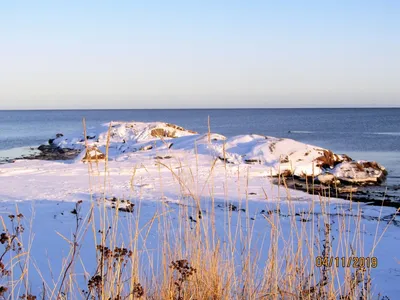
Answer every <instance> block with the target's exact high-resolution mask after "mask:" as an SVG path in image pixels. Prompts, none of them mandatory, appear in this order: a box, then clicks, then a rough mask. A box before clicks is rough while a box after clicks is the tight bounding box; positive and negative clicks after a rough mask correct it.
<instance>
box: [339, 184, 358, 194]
mask: <svg viewBox="0 0 400 300" xmlns="http://www.w3.org/2000/svg"><path fill="white" fill-rule="evenodd" d="M357 191H358V187H356V186H345V187H341V188H338V192H339V193H355V192H357Z"/></svg>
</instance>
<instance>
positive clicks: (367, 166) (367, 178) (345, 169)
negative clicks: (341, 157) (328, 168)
mask: <svg viewBox="0 0 400 300" xmlns="http://www.w3.org/2000/svg"><path fill="white" fill-rule="evenodd" d="M332 174H333V175H334V176H336V178H337V179H339V180H340V181H343V182H348V183H353V184H360V185H364V184H373V185H374V184H380V183H382V182H383V181H384V180H385V178H386V175H387V171H386V169H385V168H384V167H383V166H382V165H380V164H378V163H377V162H370V161H358V162H357V161H350V162H343V163H341V164H339V165H337V166H336V167H335V168H334V169H333V171H332Z"/></svg>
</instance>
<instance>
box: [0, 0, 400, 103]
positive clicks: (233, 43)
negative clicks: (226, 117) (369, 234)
mask: <svg viewBox="0 0 400 300" xmlns="http://www.w3.org/2000/svg"><path fill="white" fill-rule="evenodd" d="M399 16H400V1H397V0H392V1H369V0H364V1H357V0H354V1H297V0H296V1H256V0H249V1H236V0H230V1H222V0H220V1H215V0H213V1H207V0H204V1H187V0H186V1H174V0H169V1H151V0H149V1H123V0H120V1H39V0H38V1H18V0H14V1H4V2H2V4H1V6H0V109H65V108H71V109H82V108H238V107H349V106H351V107H366V106H367V107H371V106H400V84H399V83H400V17H399Z"/></svg>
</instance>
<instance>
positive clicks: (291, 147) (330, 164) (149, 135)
mask: <svg viewBox="0 0 400 300" xmlns="http://www.w3.org/2000/svg"><path fill="white" fill-rule="evenodd" d="M52 147H58V148H68V149H77V150H81V151H82V150H84V149H86V147H89V149H91V150H90V151H89V152H87V153H86V154H85V157H83V160H84V161H86V160H88V158H89V157H90V158H91V159H95V158H96V156H97V157H101V158H104V154H103V153H105V152H106V148H107V147H108V150H109V151H108V153H109V159H116V160H120V158H121V156H123V155H125V154H127V153H136V152H139V153H142V154H143V155H148V156H150V155H151V157H156V156H158V154H157V153H159V152H160V151H161V152H168V155H170V154H171V153H174V151H175V152H176V151H178V152H182V151H184V152H186V153H188V154H196V155H207V156H211V157H213V158H214V159H220V160H221V161H223V162H226V163H229V164H238V165H241V164H249V165H254V164H256V165H260V166H263V168H264V170H265V173H266V174H268V175H269V176H278V175H284V176H296V177H302V178H304V177H317V178H316V179H317V180H319V182H321V183H324V184H329V183H333V182H336V183H337V181H336V180H340V181H346V182H351V183H377V184H378V183H380V182H381V181H382V180H383V179H384V178H385V175H386V173H385V170H384V168H383V167H382V166H380V165H379V164H377V163H375V162H354V161H352V159H351V158H350V157H348V156H347V155H345V154H336V153H333V152H332V151H331V150H328V149H324V148H321V147H318V146H313V145H309V144H305V143H301V142H298V141H295V140H292V139H285V138H276V137H271V136H263V135H256V134H248V135H239V136H234V137H231V138H226V137H224V136H223V135H220V134H218V133H206V134H198V133H196V132H194V131H191V130H187V129H184V128H183V127H180V126H178V125H174V124H170V123H165V122H149V123H145V122H110V123H106V124H103V125H101V126H99V127H98V128H94V129H91V130H90V131H89V132H88V133H87V134H86V137H85V136H84V135H83V134H80V135H75V136H62V135H58V136H57V137H56V138H55V139H54V140H52ZM94 149H95V150H94ZM93 151H94V152H93ZM92 152H93V153H92ZM80 159H82V158H80ZM328 173H329V174H328ZM318 176H319V177H318Z"/></svg>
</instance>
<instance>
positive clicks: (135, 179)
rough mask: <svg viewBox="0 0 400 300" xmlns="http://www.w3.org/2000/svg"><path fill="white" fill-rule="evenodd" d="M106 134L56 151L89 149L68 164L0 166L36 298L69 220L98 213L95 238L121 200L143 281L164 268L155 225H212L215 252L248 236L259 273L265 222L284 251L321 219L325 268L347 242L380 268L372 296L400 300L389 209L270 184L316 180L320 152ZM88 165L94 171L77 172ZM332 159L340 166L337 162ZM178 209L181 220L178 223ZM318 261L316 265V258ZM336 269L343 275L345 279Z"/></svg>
mask: <svg viewBox="0 0 400 300" xmlns="http://www.w3.org/2000/svg"><path fill="white" fill-rule="evenodd" d="M106 125H107V124H106ZM111 125H112V127H111V128H110V131H108V130H107V129H108V127H107V126H99V128H89V129H88V132H87V134H86V136H87V139H85V138H84V135H76V136H71V137H67V136H59V137H58V138H56V139H55V140H54V141H52V142H53V144H54V145H56V146H58V147H64V148H74V149H84V148H85V147H86V146H87V147H88V148H90V149H91V151H92V152H93V153H89V155H88V154H87V153H86V152H85V151H83V152H82V153H81V154H80V155H79V156H78V157H77V158H76V159H75V160H68V161H41V160H17V161H15V162H14V163H10V164H3V165H0V201H1V202H0V207H1V216H2V218H3V223H4V226H8V227H10V226H11V223H10V222H11V221H10V220H9V219H10V218H9V217H8V215H10V214H13V215H17V213H18V212H21V213H22V214H23V215H24V218H23V222H24V227H25V232H24V233H23V234H24V247H25V249H26V250H29V252H30V268H29V275H30V276H29V279H30V287H31V290H32V291H33V292H34V293H38V291H40V290H42V288H43V282H46V285H49V287H48V288H49V289H51V287H50V286H51V285H57V282H58V283H59V282H60V278H59V277H58V276H59V274H60V272H61V271H62V270H63V265H62V264H63V261H62V260H61V259H60V258H61V257H68V255H69V250H70V245H69V244H68V242H67V241H66V240H65V238H67V239H71V237H72V232H73V231H74V228H75V221H76V220H75V217H76V215H75V214H74V213H71V211H73V209H74V207H75V203H76V202H77V201H79V200H82V211H81V214H82V216H86V215H87V214H88V213H89V211H90V210H91V209H92V208H93V207H94V208H95V209H94V210H95V212H96V213H95V220H94V222H95V223H96V224H97V225H98V226H99V227H98V228H101V224H100V223H101V219H102V218H103V217H104V216H108V218H109V219H110V220H111V219H112V218H113V215H114V214H115V209H114V208H118V207H119V206H124V207H125V205H126V201H124V203H121V202H120V201H119V199H125V200H129V201H130V203H132V204H134V213H131V212H129V211H128V212H124V211H121V212H120V216H121V217H120V219H119V221H118V222H119V223H120V224H119V229H118V230H119V233H120V235H121V239H122V240H126V243H128V241H129V237H130V236H131V235H132V231H131V229H132V228H130V227H129V226H128V225H127V224H132V223H129V222H133V223H135V221H136V220H137V221H138V222H139V227H140V228H145V230H144V231H147V232H148V237H147V239H146V240H143V244H141V245H140V247H141V249H146V250H147V251H146V253H147V255H148V253H151V255H152V258H151V259H150V258H147V259H148V260H151V261H152V263H149V262H148V261H147V262H146V263H144V265H145V267H144V272H145V273H146V270H147V269H146V268H148V271H149V272H150V265H151V269H152V271H154V269H156V270H157V269H159V268H160V266H159V263H160V257H159V256H160V254H159V253H158V249H160V245H159V243H160V241H159V239H158V238H159V234H158V232H159V231H160V226H162V222H161V221H159V219H157V220H158V221H157V220H156V221H154V216H155V215H157V214H158V213H165V212H167V213H168V215H169V218H170V220H171V222H172V224H173V225H176V227H179V224H180V222H188V224H189V225H190V224H192V225H193V226H195V224H198V223H200V222H203V221H204V220H209V218H211V214H215V222H216V223H215V227H216V228H217V232H218V234H219V236H220V238H221V239H222V241H224V240H226V239H228V236H229V233H227V230H226V228H227V227H228V226H227V224H229V226H233V228H237V227H240V228H242V230H244V231H249V230H250V229H251V231H252V243H251V248H252V251H253V250H254V251H257V252H258V253H259V256H258V258H257V259H258V260H257V261H258V262H259V264H260V268H262V266H261V265H262V264H263V263H265V261H266V260H267V258H268V251H267V250H265V251H264V248H265V249H268V245H269V242H268V239H269V236H270V232H271V230H272V228H273V225H271V222H270V221H268V217H269V216H271V215H276V216H279V219H280V222H281V228H282V239H283V240H285V239H289V237H290V236H291V234H292V228H293V226H298V227H299V228H303V227H304V230H305V231H306V232H309V235H311V234H312V233H311V232H313V231H312V230H314V229H313V228H314V226H317V224H319V223H320V222H321V219H324V218H326V217H328V222H329V224H331V235H332V236H333V237H334V239H333V241H332V249H333V250H332V251H333V252H332V256H338V257H342V256H345V255H349V253H350V251H351V250H350V248H352V247H350V245H344V244H341V243H340V242H338V241H343V237H342V236H341V235H342V234H344V235H345V236H347V240H348V241H349V242H350V244H351V245H352V246H353V248H354V251H355V253H356V254H355V255H358V256H359V255H361V254H362V255H363V256H365V257H367V256H369V255H372V256H375V257H377V259H378V266H377V268H374V269H371V275H372V279H373V282H372V284H373V291H374V292H375V294H376V295H377V294H378V293H381V295H382V296H383V295H386V296H388V297H390V299H396V297H397V295H398V293H399V292H400V287H399V286H398V283H399V280H400V251H399V249H400V218H399V217H398V216H395V215H394V213H395V212H396V210H395V209H394V208H385V207H384V208H381V207H374V206H367V205H365V204H358V203H357V204H356V203H350V202H348V201H345V200H340V199H333V198H332V199H325V198H321V197H319V196H318V195H310V194H306V193H304V192H301V191H295V190H288V189H285V187H284V186H277V185H274V184H272V182H271V180H272V179H271V177H270V176H271V175H277V174H278V173H284V171H287V170H289V171H290V172H291V173H292V174H295V175H298V176H301V175H310V174H314V175H318V174H320V173H323V172H324V169H323V168H322V167H321V166H320V165H319V163H318V160H317V158H318V157H320V156H324V150H325V151H327V150H326V149H321V148H319V147H315V146H311V145H306V144H303V143H299V142H296V141H293V140H289V139H279V138H273V137H264V136H259V135H244V136H239V137H233V138H230V139H226V138H225V137H223V136H221V135H219V134H207V133H205V134H196V133H194V132H190V131H187V130H184V129H183V128H180V127H176V126H174V125H170V124H166V123H119V122H116V123H112V124H111ZM155 129H156V130H155ZM107 145H108V147H107ZM107 148H108V151H107V150H106V149H107ZM100 154H104V155H108V158H109V159H108V161H107V162H105V161H104V160H103V159H100V160H98V161H97V160H96V159H95V158H96V156H97V157H98V158H101V157H100ZM88 157H91V159H92V161H91V162H90V163H87V162H83V161H82V160H83V159H84V158H86V159H88ZM331 158H332V159H333V160H342V159H345V157H343V156H341V155H336V154H333V155H332V156H331ZM89 160H90V159H89ZM343 163H344V164H345V163H347V162H346V161H344V162H343ZM346 172H348V171H346ZM373 172H376V173H377V174H372V175H371V176H380V174H378V173H379V171H378V170H376V169H374V171H373ZM333 173H335V172H333ZM342 173H343V172H342ZM353 175H354V174H353ZM351 176H352V175H351ZM114 197H115V199H114V200H113V198H114ZM105 199H106V201H105V202H104V200H105ZM103 205H105V206H103ZM182 207H185V208H187V213H186V215H184V216H183V215H182V213H181V211H182ZM104 210H105V211H104ZM199 211H201V218H200V215H199V214H200V213H199ZM310 211H312V213H311V214H310V213H309V212H310ZM359 212H361V214H360V215H358V213H359ZM325 221H326V220H325ZM152 222H154V224H153V223H152ZM157 222H158V223H157ZM111 223H112V221H110V224H111ZM149 223H151V224H153V225H152V226H150V225H149ZM344 224H345V225H346V226H344ZM192 225H190V226H192ZM82 234H83V233H82ZM318 234H319V233H317V232H315V235H318ZM358 235H359V236H358ZM353 237H358V238H354V240H353ZM175 242H176V241H175ZM171 243H173V242H172V241H171ZM243 243H244V242H243ZM95 244H96V234H92V233H90V232H89V233H87V234H85V239H84V243H83V245H82V247H81V249H80V254H79V255H80V259H81V260H82V261H83V262H84V264H82V265H84V267H82V265H80V266H75V268H76V271H75V272H76V281H77V282H78V283H80V285H81V286H83V287H85V283H86V282H87V279H88V277H90V275H93V272H94V269H95V267H96V264H95V263H96V261H95V253H94V252H95V250H94V249H95V247H93V246H94V245H95ZM139 244H140V243H139ZM239 244H240V243H239ZM361 244H362V245H361ZM375 245H376V247H375ZM238 247H239V248H240V245H238ZM372 250H373V253H370V252H371V251H372ZM315 251H316V252H315V255H316V256H317V255H322V254H321V253H318V250H315ZM143 259H144V260H146V259H145V258H143ZM64 267H65V266H64ZM338 269H339V271H338V272H339V273H341V272H345V271H344V269H345V268H342V269H343V270H340V268H338ZM61 273H62V272H61ZM15 276H17V275H15ZM85 276H86V277H85ZM340 276H343V275H339V277H340ZM339 277H338V278H339ZM340 278H342V277H340ZM339 281H340V279H339Z"/></svg>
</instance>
